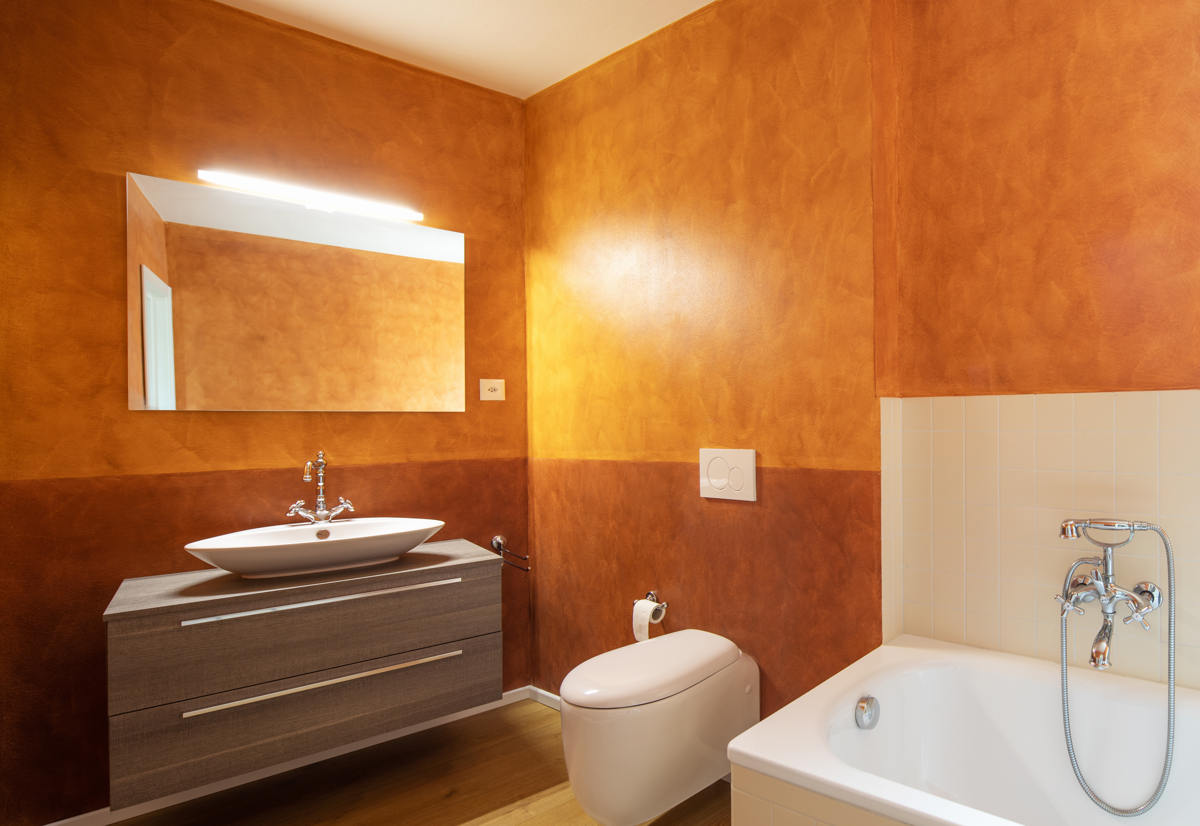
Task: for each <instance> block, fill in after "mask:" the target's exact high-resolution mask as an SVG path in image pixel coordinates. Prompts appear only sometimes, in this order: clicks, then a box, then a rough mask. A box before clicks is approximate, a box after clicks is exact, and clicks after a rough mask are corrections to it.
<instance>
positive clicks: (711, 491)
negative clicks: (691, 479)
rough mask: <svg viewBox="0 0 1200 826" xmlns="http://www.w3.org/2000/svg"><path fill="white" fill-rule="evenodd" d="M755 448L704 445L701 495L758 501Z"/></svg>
mask: <svg viewBox="0 0 1200 826" xmlns="http://www.w3.org/2000/svg"><path fill="white" fill-rule="evenodd" d="M755 473H756V471H755V466H754V451H753V450H714V449H712V448H707V447H702V448H700V495H701V496H703V497H706V498H708V499H736V500H738V501H740V502H756V501H758V490H757V487H756V485H755Z"/></svg>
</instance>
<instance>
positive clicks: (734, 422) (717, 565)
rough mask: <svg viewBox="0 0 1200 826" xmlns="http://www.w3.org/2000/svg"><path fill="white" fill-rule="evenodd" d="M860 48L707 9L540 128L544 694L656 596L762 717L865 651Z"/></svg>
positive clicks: (536, 344) (866, 399)
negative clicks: (713, 467) (722, 648)
mask: <svg viewBox="0 0 1200 826" xmlns="http://www.w3.org/2000/svg"><path fill="white" fill-rule="evenodd" d="M869 22H870V4H869V2H867V1H866V0H863V1H862V2H860V1H859V0H830V1H829V2H817V3H795V2H791V0H722V2H718V3H715V4H712V5H710V6H707V7H705V8H703V9H701V10H700V11H698V12H696V13H695V14H693V15H691V16H690V17H687V18H685V19H684V20H682V21H679V22H677V23H675V24H673V25H671V26H670V27H668V28H666V29H664V30H661V31H659V32H657V33H655V34H653V35H651V36H650V37H648V38H646V39H645V40H642V41H640V42H639V43H636V44H634V45H632V46H630V47H628V48H626V49H624V50H622V51H620V52H618V53H617V54H615V55H613V56H610V57H608V58H606V59H605V60H603V61H601V62H600V63H598V64H596V65H594V66H591V67H589V68H587V69H584V70H583V71H582V72H580V73H579V74H577V75H575V76H573V77H571V78H568V79H567V80H564V81H563V82H561V83H559V84H557V85H555V86H552V87H550V88H549V89H547V90H545V91H543V92H540V93H539V94H537V95H535V96H534V97H533V98H531V99H530V100H529V101H528V104H527V106H528V108H527V114H526V124H527V126H526V128H527V160H526V169H527V184H526V216H527V223H526V226H527V232H526V283H527V287H526V289H527V312H528V319H529V324H528V329H529V336H528V341H529V344H528V353H529V355H528V361H529V383H530V397H529V431H530V435H529V440H530V481H531V489H530V491H531V492H530V507H531V514H532V518H531V528H532V531H533V535H534V547H535V549H536V552H537V558H536V579H535V602H534V604H535V616H536V628H535V641H536V644H535V650H536V669H537V670H536V675H537V676H536V679H537V682H538V684H539V685H541V686H542V687H544V688H547V689H550V690H557V689H558V686H559V683H560V682H561V680H562V678H563V676H564V675H565V674H566V672H567V671H568V670H569V669H570V668H571V667H572V666H573V665H575V664H577V663H579V662H580V661H582V660H584V659H586V658H587V657H589V656H592V655H594V654H596V653H599V652H600V651H603V650H605V649H608V648H612V647H614V646H617V645H622V644H624V643H627V642H630V641H632V636H631V631H630V627H629V622H630V604H631V601H632V600H633V599H634V598H636V597H640V596H642V595H644V593H645V592H646V590H647V589H650V588H657V589H658V590H659V594H660V596H661V598H663V599H665V600H667V601H668V602H669V603H670V608H669V610H668V614H667V619H666V620H665V622H664V624H663V628H664V629H665V630H674V629H677V628H683V627H689V626H690V627H697V628H703V629H708V630H711V631H715V632H717V633H722V634H727V635H728V636H729V637H730V638H731V639H733V640H734V641H735V642H736V643H737V644H738V645H740V646H741V647H742V648H743V649H744V650H746V651H748V652H749V653H750V654H752V655H753V656H755V657H756V658H757V659H758V661H759V663H760V666H761V668H762V671H763V686H764V689H763V702H764V711H771V710H774V709H776V708H778V707H779V706H780V705H782V704H783V703H784V702H786V701H787V700H789V699H791V698H793V697H795V696H798V695H799V694H801V693H803V692H804V691H805V690H807V689H808V688H809V687H811V686H812V685H815V684H816V683H818V682H820V681H821V680H823V679H824V678H826V677H828V676H829V675H830V674H832V673H833V672H834V671H836V670H838V669H839V668H840V667H841V666H843V665H845V664H847V663H849V662H850V661H852V660H853V659H855V658H856V657H858V656H860V655H861V654H863V653H865V652H866V651H868V650H869V649H870V648H872V647H873V646H874V645H876V644H877V643H878V642H879V639H880V625H879V533H878V530H879V474H878V470H879V441H878V440H879V419H878V403H877V401H876V399H875V395H874V367H873V364H874V361H873V326H872V319H873V315H872V291H873V273H872V266H871V259H872V248H871V235H872V213H871V156H870V152H871V134H872V133H871V92H870V62H869V54H870V38H869ZM701 447H741V448H754V449H755V450H756V451H757V457H758V458H757V461H758V465H759V476H758V482H759V498H758V501H757V502H749V503H747V502H728V501H725V502H721V501H714V500H707V499H701V498H700V497H699V491H698V474H697V456H698V454H697V449H698V448H701ZM815 583H823V584H822V585H821V586H820V587H822V588H824V589H830V588H832V592H836V594H837V596H836V598H831V599H828V600H822V599H816V600H813V599H803V598H801V596H800V595H801V594H803V593H804V591H805V589H810V588H812V587H814V585H815ZM656 633H657V630H656ZM782 640H786V643H783V642H781V641H782Z"/></svg>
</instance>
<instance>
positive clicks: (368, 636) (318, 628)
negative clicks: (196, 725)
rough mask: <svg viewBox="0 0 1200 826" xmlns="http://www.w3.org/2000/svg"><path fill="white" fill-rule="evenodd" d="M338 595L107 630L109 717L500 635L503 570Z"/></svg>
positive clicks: (357, 587)
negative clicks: (443, 643)
mask: <svg viewBox="0 0 1200 826" xmlns="http://www.w3.org/2000/svg"><path fill="white" fill-rule="evenodd" d="M340 587H341V590H340V591H339V590H338V587H337V586H336V585H335V587H334V588H333V589H332V590H330V589H326V590H323V591H319V592H315V593H314V592H312V591H310V590H306V589H303V588H298V589H297V590H296V593H295V594H294V595H291V596H290V597H289V598H287V599H282V598H281V596H280V595H278V594H276V595H273V596H271V597H270V598H269V601H263V600H258V601H255V600H244V601H223V602H222V603H221V604H220V605H219V606H217V607H213V606H211V605H210V606H207V607H205V606H200V607H196V608H193V609H191V610H190V611H188V612H174V613H171V614H154V615H151V616H142V617H130V618H127V619H120V620H114V621H112V622H109V623H108V685H109V693H108V713H109V714H123V713H125V712H129V711H135V710H137V709H143V708H149V707H151V706H159V705H164V704H166V703H173V702H177V701H179V700H185V699H188V698H190V697H201V696H204V695H209V694H216V693H218V692H221V691H229V690H232V689H235V688H240V687H242V686H250V685H257V684H259V683H266V682H269V681H272V680H279V679H282V678H284V677H288V676H290V675H294V674H305V673H309V672H314V671H321V670H323V669H328V668H333V667H336V666H339V665H346V664H348V663H357V662H360V661H362V660H371V659H376V658H379V657H385V656H388V655H390V654H396V653H399V652H403V651H409V650H412V649H417V648H424V647H427V646H430V645H436V644H438V643H442V642H447V641H449V640H456V639H462V638H464V637H474V636H479V635H481V634H488V633H492V632H495V631H499V630H500V571H499V565H479V566H470V567H469V568H466V569H459V570H452V571H447V570H442V571H437V572H428V573H425V574H424V575H423V576H419V577H412V576H405V577H397V578H394V579H392V580H391V581H390V582H387V581H385V582H382V583H377V584H376V587H375V588H374V589H373V590H363V589H362V585H361V584H353V583H352V584H351V585H349V586H340ZM347 587H349V588H350V589H351V590H347Z"/></svg>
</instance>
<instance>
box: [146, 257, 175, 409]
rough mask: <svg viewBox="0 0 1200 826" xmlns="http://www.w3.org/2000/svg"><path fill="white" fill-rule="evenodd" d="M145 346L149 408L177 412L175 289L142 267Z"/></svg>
mask: <svg viewBox="0 0 1200 826" xmlns="http://www.w3.org/2000/svg"><path fill="white" fill-rule="evenodd" d="M142 346H143V350H144V355H145V358H144V362H143V363H144V364H145V368H146V409H147V410H174V409H175V328H174V324H172V322H171V287H170V286H169V285H168V284H167V283H166V282H165V281H163V280H162V279H161V278H159V277H158V276H157V275H155V274H154V272H153V271H152V270H151V269H150V268H149V267H147V266H143V267H142Z"/></svg>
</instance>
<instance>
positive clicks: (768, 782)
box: [732, 766, 904, 826]
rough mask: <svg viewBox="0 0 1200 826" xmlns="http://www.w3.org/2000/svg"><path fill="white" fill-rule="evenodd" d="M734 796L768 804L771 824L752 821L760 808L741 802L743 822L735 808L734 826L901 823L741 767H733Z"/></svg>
mask: <svg viewBox="0 0 1200 826" xmlns="http://www.w3.org/2000/svg"><path fill="white" fill-rule="evenodd" d="M732 782H733V793H734V794H735V795H738V794H740V795H742V796H744V797H746V798H751V799H752V800H754V801H763V802H766V803H768V804H769V805H770V808H771V814H772V817H773V818H774V820H773V821H760V820H755V819H753V818H754V817H755V816H757V815H758V813H759V812H761V811H762V809H761V807H760V805H761V804H758V803H755V804H754V806H753V807H752V806H750V805H748V804H746V803H742V806H743V809H742V812H744V813H745V815H744V817H745V819H744V820H743V819H742V818H739V814H740V813H739V811H738V810H737V809H735V810H734V812H733V826H757V824H758V823H773V826H782V824H784V823H789V822H790V823H797V824H813V823H815V824H829V826H893V824H902V823H903V822H904V821H901V820H894V819H892V818H890V817H887V816H886V815H881V814H878V813H876V812H872V811H869V810H867V809H864V808H862V807H860V806H854V805H851V804H849V803H846V802H844V801H841V800H837V799H836V798H833V797H829V796H828V795H824V794H820V793H818V792H814V791H811V790H809V789H804V788H801V787H799V786H793V785H791V784H790V783H784V782H783V781H781V780H776V779H775V778H773V777H768V776H767V775H765V774H762V773H760V772H756V771H751V770H750V769H745V768H742V767H741V766H734V767H733V781H732Z"/></svg>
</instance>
